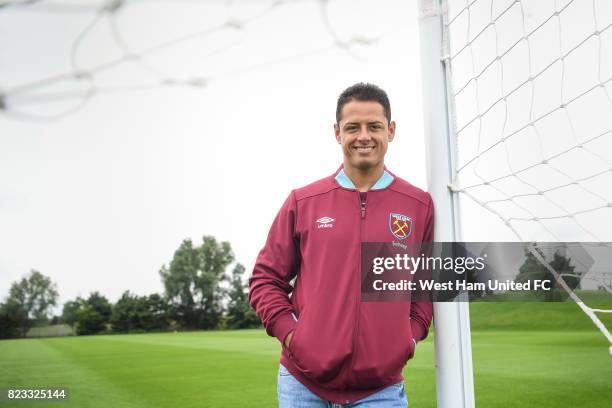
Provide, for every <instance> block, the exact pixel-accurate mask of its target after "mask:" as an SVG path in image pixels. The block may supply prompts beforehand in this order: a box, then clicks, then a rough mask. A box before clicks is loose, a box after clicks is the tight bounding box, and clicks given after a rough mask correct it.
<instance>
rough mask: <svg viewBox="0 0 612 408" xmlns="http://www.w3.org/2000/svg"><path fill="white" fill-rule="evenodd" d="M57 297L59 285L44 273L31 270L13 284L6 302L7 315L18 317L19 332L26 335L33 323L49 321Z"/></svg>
mask: <svg viewBox="0 0 612 408" xmlns="http://www.w3.org/2000/svg"><path fill="white" fill-rule="evenodd" d="M57 298H58V293H57V285H56V284H55V283H53V282H52V281H51V279H50V278H48V277H47V276H45V275H43V274H42V273H40V272H38V271H36V270H31V271H30V274H29V275H27V276H26V277H24V278H22V279H21V280H20V281H18V282H14V283H13V284H12V285H11V288H10V290H9V294H8V297H7V299H6V302H5V313H8V314H5V316H10V319H18V321H19V327H20V330H19V334H20V335H21V336H22V337H25V335H26V333H27V332H28V329H29V328H30V327H31V326H32V325H33V324H37V325H40V324H45V323H47V322H48V321H49V316H50V313H51V308H52V307H53V306H55V305H56V302H57Z"/></svg>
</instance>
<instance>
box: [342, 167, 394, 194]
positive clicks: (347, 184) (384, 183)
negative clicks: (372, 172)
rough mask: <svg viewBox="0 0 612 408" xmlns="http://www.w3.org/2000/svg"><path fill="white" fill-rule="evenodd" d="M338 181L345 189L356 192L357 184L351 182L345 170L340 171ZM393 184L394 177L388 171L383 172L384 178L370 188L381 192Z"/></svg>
mask: <svg viewBox="0 0 612 408" xmlns="http://www.w3.org/2000/svg"><path fill="white" fill-rule="evenodd" d="M336 181H337V182H338V184H340V185H341V186H342V187H344V188H351V189H354V190H356V189H357V187H355V184H353V182H352V181H351V179H350V178H348V176H347V175H346V173H345V172H344V169H343V168H342V169H340V171H339V172H338V174H336ZM392 182H393V176H392V175H391V174H389V172H387V170H385V171H383V174H382V176H380V178H379V179H378V180H377V181H376V183H374V185H373V186H372V187H371V188H370V190H381V189H383V188H387V187H389V184H391V183H392Z"/></svg>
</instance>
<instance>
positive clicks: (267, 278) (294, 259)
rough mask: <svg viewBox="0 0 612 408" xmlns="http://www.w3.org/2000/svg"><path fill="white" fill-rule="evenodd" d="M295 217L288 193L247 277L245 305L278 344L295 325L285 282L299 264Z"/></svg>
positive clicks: (288, 291)
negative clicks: (247, 300) (247, 302)
mask: <svg viewBox="0 0 612 408" xmlns="http://www.w3.org/2000/svg"><path fill="white" fill-rule="evenodd" d="M296 215H297V203H296V200H295V193H294V192H293V191H292V192H291V194H290V195H289V197H288V198H287V200H285V203H284V204H283V206H282V208H281V209H280V211H279V212H278V214H277V215H276V218H275V219H274V222H273V223H272V227H271V228H270V232H269V233H268V238H267V240H266V243H265V246H264V247H263V249H262V250H261V251H260V252H259V255H258V256H257V260H256V261H255V267H254V268H253V273H252V275H251V277H250V278H249V294H248V298H249V304H250V305H251V307H253V309H255V312H256V313H257V315H258V316H259V318H260V319H261V321H262V323H263V325H264V327H265V328H266V332H267V333H268V335H270V336H274V337H276V338H278V340H280V342H281V344H284V341H285V337H286V336H287V335H288V334H289V332H290V331H292V330H293V329H294V328H295V325H296V318H295V315H294V313H293V306H292V305H291V302H290V300H289V293H291V291H292V290H293V286H291V285H290V283H289V282H290V281H291V279H293V277H294V276H295V275H296V272H297V268H298V262H299V261H298V249H299V247H298V245H299V244H298V242H297V236H296V232H295V223H296Z"/></svg>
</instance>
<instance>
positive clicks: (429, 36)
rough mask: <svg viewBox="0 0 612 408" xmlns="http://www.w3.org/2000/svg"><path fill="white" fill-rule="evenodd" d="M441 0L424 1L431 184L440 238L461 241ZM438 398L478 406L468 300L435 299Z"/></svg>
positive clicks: (459, 406)
mask: <svg viewBox="0 0 612 408" xmlns="http://www.w3.org/2000/svg"><path fill="white" fill-rule="evenodd" d="M441 10H442V9H441V7H440V4H439V2H438V0H419V21H420V37H421V65H422V71H423V72H422V80H423V96H424V100H423V102H424V103H423V114H424V118H425V127H424V130H425V135H426V150H427V163H428V166H427V183H428V185H429V192H430V194H431V195H432V198H433V200H434V203H435V206H436V213H435V217H436V222H435V237H436V241H439V242H445V241H447V242H448V241H460V233H459V231H458V229H457V228H458V227H459V223H458V222H456V220H455V217H456V216H457V213H458V202H457V200H456V197H455V196H454V194H453V192H452V191H451V190H449V189H448V187H447V186H448V185H450V184H451V182H452V175H453V171H454V168H455V165H454V163H453V160H454V153H453V151H454V144H453V143H452V140H453V139H452V137H451V132H452V123H451V122H450V121H449V119H448V118H449V115H448V109H447V108H448V103H447V101H448V98H447V92H448V87H447V77H446V75H447V70H445V68H444V66H443V60H442V56H443V27H442V15H441ZM434 326H435V340H434V341H435V349H436V399H437V403H438V407H441V408H442V407H443V408H471V407H474V406H475V400H474V380H473V373H472V345H471V338H470V315H469V303H467V302H465V301H462V302H435V303H434Z"/></svg>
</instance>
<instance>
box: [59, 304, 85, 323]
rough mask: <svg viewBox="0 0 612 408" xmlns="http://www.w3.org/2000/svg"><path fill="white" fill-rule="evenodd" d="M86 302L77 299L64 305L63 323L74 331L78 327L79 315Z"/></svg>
mask: <svg viewBox="0 0 612 408" xmlns="http://www.w3.org/2000/svg"><path fill="white" fill-rule="evenodd" d="M84 302H85V300H84V299H81V298H80V297H77V298H76V299H75V300H69V301H68V302H66V303H64V308H63V309H62V321H63V322H64V323H66V324H67V325H69V326H70V327H72V328H73V329H74V328H75V327H76V323H77V320H78V315H77V313H78V311H79V309H81V307H82V306H83V303H84Z"/></svg>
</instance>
